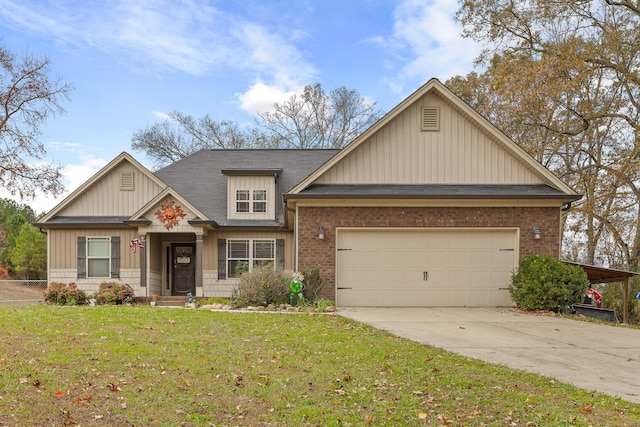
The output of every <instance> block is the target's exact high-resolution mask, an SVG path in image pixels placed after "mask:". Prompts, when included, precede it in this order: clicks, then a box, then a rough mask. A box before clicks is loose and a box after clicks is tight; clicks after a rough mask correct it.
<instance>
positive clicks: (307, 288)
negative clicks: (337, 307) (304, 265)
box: [301, 267, 324, 304]
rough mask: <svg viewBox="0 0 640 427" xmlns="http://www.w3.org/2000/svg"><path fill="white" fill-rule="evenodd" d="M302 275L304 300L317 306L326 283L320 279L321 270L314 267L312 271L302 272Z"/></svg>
mask: <svg viewBox="0 0 640 427" xmlns="http://www.w3.org/2000/svg"><path fill="white" fill-rule="evenodd" d="M301 273H302V275H303V276H304V290H303V291H302V293H303V295H304V299H305V301H307V302H310V303H314V304H315V303H316V302H318V298H320V293H321V292H322V288H323V287H324V282H323V280H322V277H320V269H319V268H318V267H313V268H312V269H311V270H302V271H301Z"/></svg>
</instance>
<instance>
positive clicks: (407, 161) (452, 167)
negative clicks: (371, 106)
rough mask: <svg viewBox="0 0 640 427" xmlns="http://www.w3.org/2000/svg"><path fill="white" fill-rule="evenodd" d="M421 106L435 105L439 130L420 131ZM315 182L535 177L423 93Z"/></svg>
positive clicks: (505, 180)
mask: <svg viewBox="0 0 640 427" xmlns="http://www.w3.org/2000/svg"><path fill="white" fill-rule="evenodd" d="M422 106H438V107H440V120H441V122H440V131H438V132H422V131H420V117H421V107H422ZM317 182H318V183H334V184H344V183H356V184H365V183H380V184H388V183H393V184H418V183H424V184H503V183H504V184H532V183H540V182H541V181H540V179H539V178H537V177H536V176H535V175H534V174H533V173H532V172H531V171H529V170H527V169H526V168H525V167H524V166H523V165H522V164H521V163H519V162H518V161H516V160H514V158H513V157H512V156H511V155H510V153H508V152H506V151H505V150H504V149H503V148H502V147H501V146H500V145H499V144H498V143H497V142H495V141H494V140H492V139H491V138H490V137H489V136H488V135H487V134H485V133H483V132H481V131H480V130H479V129H478V128H477V127H476V126H475V125H474V124H473V123H472V122H471V121H470V120H468V119H467V118H466V117H465V116H463V115H462V114H460V113H459V112H458V111H457V110H455V109H454V108H452V107H451V106H450V105H449V104H447V103H445V102H444V101H443V100H442V99H440V98H438V97H437V96H435V95H434V94H431V93H429V94H426V95H425V96H424V97H422V98H421V99H419V100H418V101H417V102H416V103H414V104H413V105H412V106H411V107H409V108H407V109H406V110H405V111H404V112H403V113H401V114H399V115H398V116H397V117H395V118H394V119H393V120H391V121H390V122H389V123H388V124H387V125H386V126H384V127H383V128H382V129H380V131H379V132H377V133H376V134H374V135H372V136H371V138H370V139H369V140H368V141H366V142H365V143H363V144H361V145H360V146H359V147H358V148H356V149H355V150H354V151H353V152H351V153H349V155H347V156H346V157H345V158H344V159H342V161H340V162H339V163H338V164H336V165H334V166H333V167H332V168H331V169H329V170H328V171H327V172H326V173H325V174H324V175H323V176H321V177H320V178H319V179H318V181H317Z"/></svg>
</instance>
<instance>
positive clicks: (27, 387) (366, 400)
mask: <svg viewBox="0 0 640 427" xmlns="http://www.w3.org/2000/svg"><path fill="white" fill-rule="evenodd" d="M630 374H631V375H633V374H634V373H630ZM0 384H2V388H1V389H0V426H32V425H42V426H76V425H82V426H236V425H242V426H304V425H310V426H325V425H329V426H347V425H353V426H366V425H372V426H385V425H387V426H421V425H431V426H483V425H489V426H529V427H531V426H543V425H544V426H637V425H640V405H636V404H632V403H628V402H626V401H622V400H620V399H617V398H612V397H609V396H607V395H603V394H598V393H592V392H587V391H583V390H579V389H576V388H574V387H571V386H568V385H566V384H562V383H559V382H557V381H554V380H553V379H551V378H545V377H542V376H539V375H534V374H529V373H524V372H520V371H515V370H512V369H508V368H505V367H501V366H496V365H491V364H488V363H484V362H481V361H477V360H472V359H467V358H464V357H460V356H457V355H454V354H451V353H448V352H446V351H443V350H439V349H435V348H432V347H429V346H424V345H421V344H418V343H415V342H412V341H409V340H406V339H402V338H398V337H395V336H391V335H389V334H388V333H385V332H383V331H378V330H375V329H373V328H371V327H369V326H366V325H363V324H360V323H357V322H354V321H351V320H348V319H345V318H342V317H340V316H338V315H321V314H315V315H311V314H293V313H291V314H273V313H271V314H267V313H238V312H212V311H207V310H186V309H181V308H179V309H162V308H153V307H148V306H134V307H131V306H115V307H113V306H112V307H54V306H31V307H17V308H6V307H5V308H0Z"/></svg>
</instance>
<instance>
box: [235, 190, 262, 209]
mask: <svg viewBox="0 0 640 427" xmlns="http://www.w3.org/2000/svg"><path fill="white" fill-rule="evenodd" d="M266 211H267V190H236V212H237V213H265V212H266Z"/></svg>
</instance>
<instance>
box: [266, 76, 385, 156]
mask: <svg viewBox="0 0 640 427" xmlns="http://www.w3.org/2000/svg"><path fill="white" fill-rule="evenodd" d="M381 116H382V112H381V111H380V110H377V109H376V103H375V102H370V101H368V100H367V99H365V98H364V97H363V96H361V95H360V94H359V93H358V92H357V91H356V90H354V89H347V88H345V87H344V86H343V87H340V88H338V89H336V90H333V91H331V92H329V93H326V92H325V91H324V90H323V89H322V86H321V85H320V83H316V84H314V85H307V86H305V88H304V91H303V93H302V95H299V96H298V95H293V96H291V97H290V98H289V99H288V100H286V101H284V102H282V103H276V104H274V111H273V112H268V113H261V114H259V117H260V120H259V123H260V124H261V125H262V126H263V127H264V128H266V129H268V130H269V131H270V132H271V133H272V134H274V135H275V136H276V137H275V138H274V140H275V141H277V142H278V143H279V145H280V147H282V148H342V147H344V146H345V145H346V144H348V143H349V142H351V141H352V140H353V139H355V138H356V137H357V136H358V135H360V133H362V132H363V131H364V130H366V129H367V128H368V127H370V126H371V125H372V124H373V123H375V122H376V121H377V120H378V119H379V118H380V117H381Z"/></svg>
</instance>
